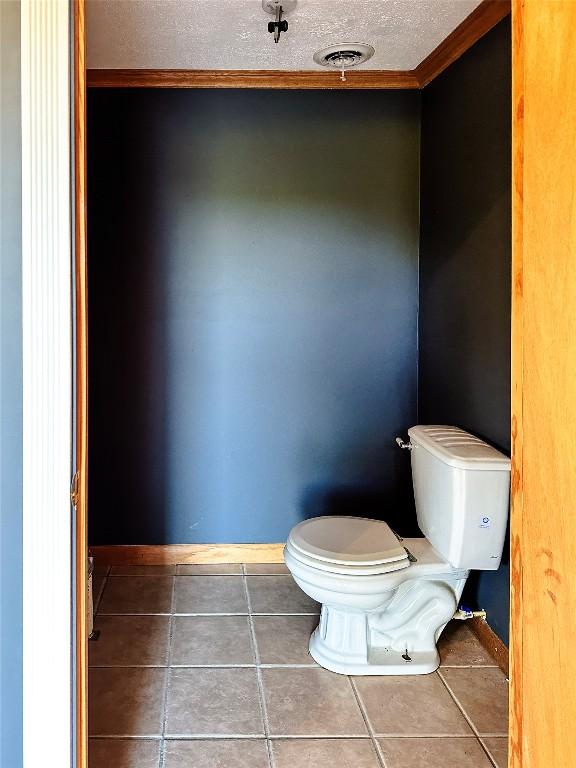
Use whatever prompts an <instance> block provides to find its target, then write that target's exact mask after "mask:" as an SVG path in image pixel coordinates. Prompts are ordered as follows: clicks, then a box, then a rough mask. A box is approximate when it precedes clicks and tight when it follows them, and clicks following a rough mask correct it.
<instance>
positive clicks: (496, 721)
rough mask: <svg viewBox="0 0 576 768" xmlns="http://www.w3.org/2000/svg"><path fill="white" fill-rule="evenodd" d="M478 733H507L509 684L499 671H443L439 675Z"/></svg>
mask: <svg viewBox="0 0 576 768" xmlns="http://www.w3.org/2000/svg"><path fill="white" fill-rule="evenodd" d="M440 674H441V675H442V677H443V678H444V680H445V681H446V683H447V684H448V686H449V688H450V690H451V691H452V693H453V694H454V696H455V697H456V698H457V699H458V702H459V703H460V706H461V707H462V708H463V709H464V711H465V712H466V714H467V715H468V717H469V718H470V720H471V721H472V724H473V725H474V727H475V728H476V730H477V731H478V733H481V734H483V733H485V734H492V735H502V736H505V735H506V734H507V733H508V682H507V680H506V677H505V675H504V673H503V672H501V671H500V670H499V669H498V668H488V669H483V668H481V667H478V668H473V667H468V668H467V669H451V668H449V667H446V668H443V669H442V670H441V672H440Z"/></svg>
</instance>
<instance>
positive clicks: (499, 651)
mask: <svg viewBox="0 0 576 768" xmlns="http://www.w3.org/2000/svg"><path fill="white" fill-rule="evenodd" d="M466 623H467V624H468V626H469V627H470V629H471V630H472V632H474V634H475V635H476V637H477V638H478V640H479V641H480V642H481V643H482V646H483V647H484V648H485V649H486V650H487V651H488V653H489V654H490V656H492V658H493V659H494V661H495V662H496V663H497V664H498V666H499V667H500V669H501V670H502V672H504V674H505V675H506V677H508V671H509V666H508V648H506V646H505V645H504V643H503V642H502V640H500V638H499V637H498V635H497V634H496V633H495V632H494V630H493V629H492V628H491V627H490V625H489V624H488V623H487V622H486V621H485V620H484V619H480V618H474V619H470V620H469V621H467V622H466Z"/></svg>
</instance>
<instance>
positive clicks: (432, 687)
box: [354, 673, 472, 736]
mask: <svg viewBox="0 0 576 768" xmlns="http://www.w3.org/2000/svg"><path fill="white" fill-rule="evenodd" d="M354 681H355V684H356V688H357V690H358V693H359V695H360V698H361V700H362V702H363V703H364V706H365V708H366V711H367V713H368V717H369V719H370V722H371V723H372V727H373V728H374V731H375V733H377V734H378V735H380V736H387V735H390V736H392V735H402V736H436V735H443V736H452V735H459V734H466V735H468V734H470V735H471V733H472V732H471V729H470V727H469V726H468V724H467V722H466V720H465V719H464V717H463V716H462V714H461V712H460V711H459V709H458V707H457V706H456V704H455V703H454V701H453V700H452V697H451V696H450V694H449V693H448V691H447V690H446V688H445V687H444V685H443V684H442V681H441V680H440V679H439V678H438V676H437V675H436V674H435V673H434V674H432V675H399V676H391V677H356V678H354Z"/></svg>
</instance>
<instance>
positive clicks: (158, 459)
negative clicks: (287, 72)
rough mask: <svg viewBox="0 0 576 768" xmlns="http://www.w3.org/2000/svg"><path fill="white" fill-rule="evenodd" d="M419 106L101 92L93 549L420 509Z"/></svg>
mask: <svg viewBox="0 0 576 768" xmlns="http://www.w3.org/2000/svg"><path fill="white" fill-rule="evenodd" d="M419 98H420V97H419V94H416V93H393V92H387V93H385V94H382V93H370V94H363V93H356V92H353V91H349V92H342V93H339V92H335V93H331V92H325V93H312V92H289V93H285V92H273V93H271V92H258V91H250V92H238V91H226V92H222V91H212V92H199V91H197V92H194V91H149V92H147V91H137V92H132V93H130V92H127V91H94V92H92V93H90V98H89V131H88V135H89V140H90V147H89V183H90V190H89V192H90V201H91V203H90V205H91V208H90V227H89V238H90V242H89V252H90V258H89V261H90V264H89V270H90V275H89V278H90V312H91V317H90V334H91V336H90V354H91V359H90V366H91V367H90V370H91V381H90V406H91V418H92V422H91V425H92V427H91V446H90V448H91V453H90V461H91V465H90V477H91V483H90V508H91V516H90V517H91V535H90V540H91V543H92V544H97V543H157V544H160V543H185V542H223V543H225V542H238V543H240V542H249V541H254V542H259V541H263V542H266V541H281V540H283V539H284V538H285V537H286V535H287V533H288V531H289V530H290V528H291V526H292V525H294V524H295V523H296V522H298V521H299V520H300V519H302V518H303V517H304V516H306V515H308V514H316V513H322V512H319V510H330V509H332V510H333V509H336V508H337V509H340V510H346V512H347V513H353V514H362V515H364V514H366V515H368V514H369V515H370V516H375V517H386V518H387V519H389V515H390V509H389V508H388V509H386V508H385V507H387V506H388V507H392V508H394V509H397V508H398V509H399V508H403V509H408V510H409V514H410V515H411V517H412V519H413V517H414V512H413V502H412V497H411V482H410V467H409V461H407V460H405V457H404V456H402V455H401V452H399V451H398V449H397V447H396V446H395V444H394V438H395V437H396V435H397V434H405V431H406V429H407V428H408V427H409V426H410V425H412V424H413V423H415V419H416V354H417V350H416V317H417V301H418V297H417V255H418V169H419ZM379 505H381V506H379ZM367 510H370V511H369V512H368V511H367Z"/></svg>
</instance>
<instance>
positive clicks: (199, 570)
mask: <svg viewBox="0 0 576 768" xmlns="http://www.w3.org/2000/svg"><path fill="white" fill-rule="evenodd" d="M176 573H177V574H178V576H241V575H242V565H241V564H240V563H228V564H220V565H202V564H199V565H179V566H178V567H177V569H176Z"/></svg>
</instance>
